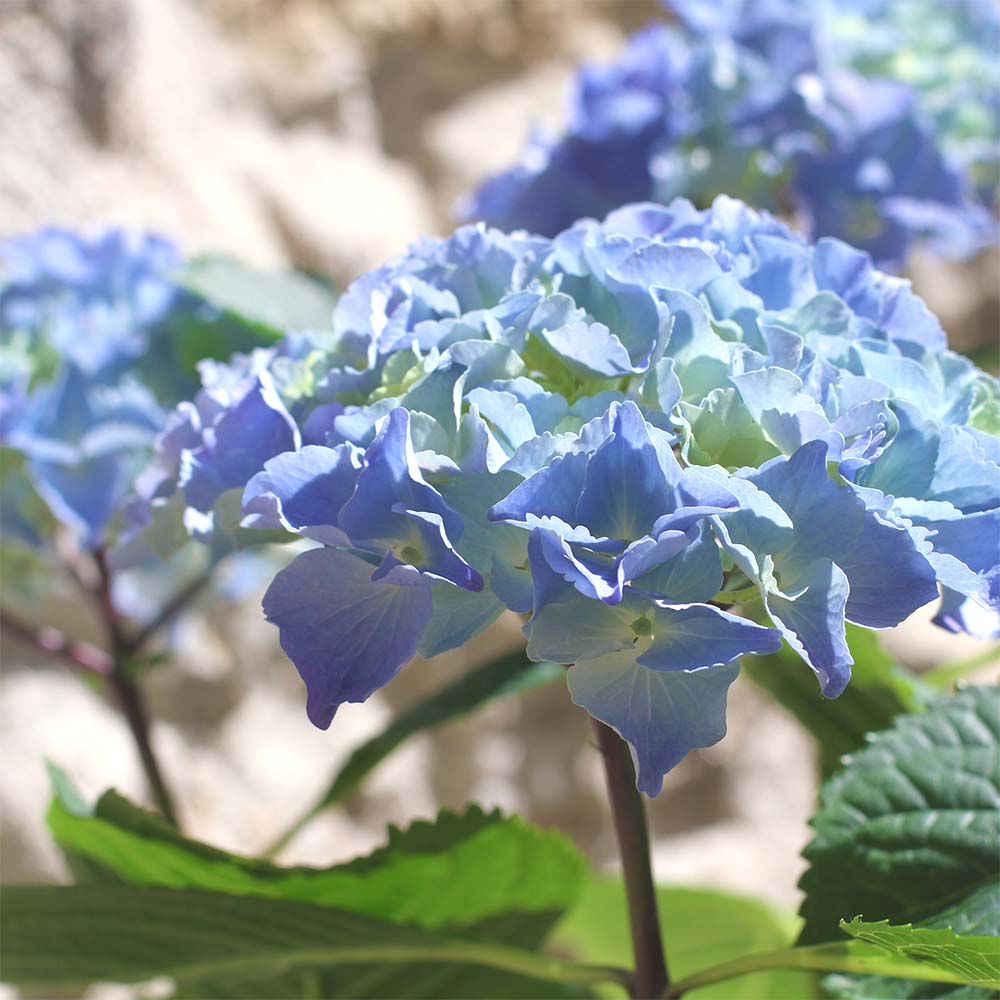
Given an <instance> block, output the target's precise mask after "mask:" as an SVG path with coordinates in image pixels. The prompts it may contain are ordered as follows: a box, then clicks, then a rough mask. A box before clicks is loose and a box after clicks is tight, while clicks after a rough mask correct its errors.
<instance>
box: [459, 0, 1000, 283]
mask: <svg viewBox="0 0 1000 1000" xmlns="http://www.w3.org/2000/svg"><path fill="white" fill-rule="evenodd" d="M666 6H667V7H668V9H669V10H670V11H671V13H672V14H673V15H674V17H675V19H676V22H677V23H675V24H671V25H654V26H651V27H649V28H647V29H645V30H644V31H642V32H640V33H639V34H637V35H635V36H634V37H633V38H632V39H631V40H630V42H629V44H628V45H627V47H626V48H625V50H624V51H623V52H622V53H621V55H620V56H619V57H618V59H617V60H616V61H615V62H613V63H610V64H607V65H588V66H584V67H583V68H582V69H581V70H580V71H579V74H578V76H577V78H576V80H575V83H574V89H573V93H572V95H571V99H570V105H569V113H568V121H567V125H566V129H565V131H564V132H563V133H562V134H561V135H558V136H556V135H550V134H546V133H542V132H536V133H535V134H533V135H532V137H531V138H530V140H529V141H528V143H527V145H526V147H525V149H524V151H523V153H522V156H521V158H520V160H519V162H518V163H517V164H515V165H514V166H512V167H511V168H509V169H508V170H506V171H504V172H503V173H500V174H498V175H496V176H494V177H492V178H490V179H489V180H487V181H486V182H485V183H484V184H483V185H482V186H481V187H480V188H479V189H478V190H477V191H476V192H474V193H473V194H471V195H470V196H468V197H467V198H466V199H464V201H463V202H462V203H461V205H460V206H459V210H460V214H462V215H463V217H465V218H468V219H484V220H486V221H487V222H489V223H490V224H491V225H497V226H500V227H501V228H504V229H515V228H518V227H525V228H529V229H532V230H535V231H540V232H543V233H546V234H548V235H555V234H556V233H558V232H559V231H560V230H562V229H565V228H566V227H567V226H569V225H571V224H572V223H573V221H575V220H576V219H579V218H582V217H585V216H594V217H602V216H604V215H605V214H606V213H607V212H609V211H611V210H612V209H614V208H616V207H618V206H619V205H622V204H625V203H628V202H632V201H643V200H656V201H662V202H669V201H670V200H671V199H672V198H674V197H677V196H683V197H687V198H690V199H692V200H693V201H695V202H696V203H699V204H708V203H709V202H711V200H712V199H713V198H714V197H715V196H716V195H718V194H721V193H728V194H731V195H736V196H739V197H741V198H744V199H745V200H747V201H748V202H752V203H753V204H755V205H758V206H760V207H764V208H769V209H771V210H772V211H779V210H780V211H782V212H784V213H787V214H790V215H792V216H794V217H795V218H797V219H798V220H799V221H800V222H801V224H802V228H803V229H804V230H805V231H806V232H807V233H808V234H809V236H810V238H812V239H818V238H820V237H823V236H836V237H838V238H841V239H844V240H847V241H848V242H849V243H851V244H853V245H855V246H858V247H860V248H862V249H864V250H866V251H868V252H869V253H871V254H872V256H873V257H874V258H875V260H876V261H878V262H879V264H880V266H884V267H896V266H898V265H899V264H900V263H901V262H902V261H904V260H905V258H906V255H907V253H908V251H909V249H910V247H911V246H912V245H913V243H914V242H916V241H923V242H926V243H927V244H928V245H929V246H930V248H931V249H932V250H933V251H934V252H936V253H938V254H941V255H943V256H948V257H962V256H965V255H967V254H969V253H971V252H974V251H975V250H977V249H980V248H982V247H983V246H985V245H988V244H989V243H990V242H991V241H992V240H993V239H994V238H995V228H996V227H995V222H994V219H993V217H992V214H991V211H990V207H991V206H993V205H994V204H995V200H996V192H997V184H998V180H1000V172H998V149H1000V145H998V137H1000V102H998V99H997V94H998V93H1000V78H998V70H997V64H996V59H995V52H996V49H997V45H998V44H1000V16H998V14H997V9H996V7H995V6H994V5H991V4H984V3H981V2H979V0H957V2H955V3H948V4H944V5H942V4H939V3H932V2H931V0H904V2H902V3H899V2H896V0H892V2H876V3H869V2H867V0H866V2H864V3H847V4H840V3H837V4H834V3H829V4H827V3H822V2H813V0H774V2H767V3H759V2H756V0H754V2H750V0H736V2H732V3H716V2H705V0H670V2H668V3H666Z"/></svg>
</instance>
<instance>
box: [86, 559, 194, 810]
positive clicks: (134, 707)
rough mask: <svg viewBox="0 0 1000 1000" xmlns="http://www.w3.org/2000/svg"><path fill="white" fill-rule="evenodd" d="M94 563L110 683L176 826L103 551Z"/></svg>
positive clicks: (152, 786) (162, 806) (161, 805)
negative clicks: (106, 645)
mask: <svg viewBox="0 0 1000 1000" xmlns="http://www.w3.org/2000/svg"><path fill="white" fill-rule="evenodd" d="M94 562H95V564H96V566H97V572H98V582H97V587H96V592H95V597H96V598H97V608H98V612H99V613H100V616H101V620H102V622H103V623H104V627H105V630H106V631H107V634H108V644H109V646H110V654H111V670H110V672H109V674H108V684H109V685H110V687H111V689H112V691H114V693H115V696H116V697H117V699H118V703H119V705H120V706H121V710H122V714H123V715H124V716H125V721H126V723H127V724H128V727H129V731H130V732H131V733H132V740H133V742H134V743H135V747H136V750H137V751H138V754H139V761H140V763H141V764H142V769H143V772H144V773H145V775H146V782H147V784H148V785H149V790H150V792H151V793H152V795H153V801H154V802H155V803H156V807H157V809H159V811H160V813H161V814H162V815H163V818H164V819H166V820H167V821H169V822H170V823H172V824H173V825H174V826H176V825H177V814H176V813H175V812H174V804H173V798H172V796H171V794H170V791H169V789H168V788H167V784H166V781H165V780H164V778H163V772H162V771H161V770H160V764H159V761H158V760H157V759H156V753H155V751H154V750H153V744H152V741H151V740H150V735H149V712H148V711H147V709H146V703H145V700H144V699H143V697H142V691H141V690H140V688H139V685H138V684H137V683H136V682H135V679H134V678H133V677H132V676H131V673H130V670H129V660H130V659H131V657H132V655H133V653H134V647H133V645H132V644H131V643H130V642H129V640H128V638H127V637H126V635H125V633H124V631H123V629H122V625H121V617H120V615H119V614H118V609H117V608H116V607H115V605H114V601H113V600H112V596H111V571H110V568H109V567H108V562H107V558H106V556H105V553H104V552H103V550H101V549H98V550H97V552H95V553H94Z"/></svg>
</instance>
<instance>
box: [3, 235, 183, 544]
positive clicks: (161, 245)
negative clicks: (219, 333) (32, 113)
mask: <svg viewBox="0 0 1000 1000" xmlns="http://www.w3.org/2000/svg"><path fill="white" fill-rule="evenodd" d="M178 263H179V255H178V253H177V250H176V249H175V248H174V247H173V246H172V245H171V244H170V243H168V242H166V241H165V240H162V239H160V238H158V237H154V236H146V235H133V234H129V233H126V232H123V231H121V230H108V231H106V232H103V233H100V234H98V235H95V236H93V237H82V236H80V235H77V234H76V233H73V232H70V231H68V230H64V229H56V228H48V229H42V230H40V231H38V232H36V233H34V234H32V235H29V236H24V237H20V238H17V239H14V240H11V241H9V242H8V243H6V244H4V245H3V246H2V247H0V331H2V333H3V341H2V345H0V440H2V443H3V445H4V447H5V448H7V449H10V450H11V451H12V452H16V453H19V455H20V456H21V462H22V465H21V466H19V467H18V468H17V469H16V470H14V469H13V465H12V466H11V467H9V468H8V471H7V473H6V474H5V475H4V479H3V526H4V529H5V531H9V532H11V533H12V534H14V535H15V536H20V537H22V538H26V539H27V540H29V541H36V542H37V541H38V540H39V539H38V538H36V537H35V536H34V528H33V525H32V520H33V518H32V517H31V516H28V509H29V508H30V507H31V505H32V504H33V503H37V497H38V496H40V497H41V498H42V499H43V500H44V502H45V504H46V505H47V507H48V509H49V511H50V512H51V513H52V514H53V515H54V516H55V517H56V518H57V519H58V520H59V521H60V522H62V523H63V524H64V525H65V526H66V527H67V528H68V529H69V530H70V531H71V532H72V533H73V535H74V536H75V537H76V539H77V540H78V542H79V543H80V544H81V545H83V546H85V547H88V548H96V547H99V546H100V545H102V544H103V543H104V542H105V541H106V540H107V533H108V527H109V523H110V521H111V519H112V518H113V516H114V515H115V513H116V511H117V510H118V509H119V507H120V505H121V502H122V501H123V499H124V498H125V496H126V494H127V493H128V491H129V489H130V488H131V485H132V478H133V476H134V474H135V473H136V472H137V471H138V470H139V469H140V468H141V467H142V465H143V463H144V462H145V461H147V460H148V455H149V450H150V448H151V446H152V442H153V439H154V437H155V435H156V433H157V431H158V430H159V429H160V428H161V427H162V424H163V420H164V418H165V416H166V412H165V411H164V409H163V408H162V404H163V403H168V404H171V405H172V404H173V403H175V402H176V401H177V400H178V399H180V398H183V395H184V394H185V393H187V392H189V391H190V388H189V385H190V383H189V380H188V379H183V378H181V377H180V376H179V374H178V373H177V368H176V366H175V365H171V364H164V363H163V362H164V359H165V355H164V351H165V344H164V341H165V337H163V336H160V335H159V332H160V324H161V322H162V321H163V319H164V317H165V316H166V315H167V314H168V313H169V311H170V310H171V309H173V308H174V307H175V306H176V304H177V300H178V296H179V294H180V293H179V292H178V290H177V289H176V288H175V287H174V285H173V284H172V282H171V281H170V279H169V274H170V272H171V271H172V270H173V269H174V268H175V267H176V266H177V265H178ZM8 458H9V459H10V458H11V456H10V455H8ZM36 491H37V493H36Z"/></svg>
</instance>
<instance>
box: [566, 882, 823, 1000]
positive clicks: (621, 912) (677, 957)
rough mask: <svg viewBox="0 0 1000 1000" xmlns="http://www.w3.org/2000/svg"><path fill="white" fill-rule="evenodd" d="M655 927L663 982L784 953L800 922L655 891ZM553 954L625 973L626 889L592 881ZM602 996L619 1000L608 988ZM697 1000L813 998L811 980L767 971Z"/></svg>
mask: <svg viewBox="0 0 1000 1000" xmlns="http://www.w3.org/2000/svg"><path fill="white" fill-rule="evenodd" d="M656 898H657V902H658V904H659V911H660V922H661V927H662V931H663V942H664V948H665V950H666V954H667V960H668V963H669V966H670V974H671V976H672V977H673V978H674V979H675V980H676V979H679V978H682V977H684V976H687V975H690V974H692V973H694V972H697V971H698V970H700V969H704V968H707V967H709V966H712V965H718V964H721V963H723V962H727V961H730V960H732V959H735V958H739V957H741V956H743V955H746V954H749V953H753V952H767V951H774V950H777V949H780V948H787V947H789V946H790V945H791V944H792V942H793V941H794V939H795V935H796V933H797V931H798V925H799V921H798V920H797V919H796V918H795V917H794V916H792V915H791V914H787V915H786V914H783V913H779V912H778V911H776V910H775V909H773V908H772V907H770V906H769V905H767V904H766V903H763V902H761V901H760V900H756V899H751V898H749V897H746V896H736V895H733V894H731V893H726V892H718V891H716V890H712V889H687V888H665V887H663V886H661V887H659V888H657V890H656ZM552 942H553V947H554V948H556V949H558V950H559V951H560V952H561V953H563V952H565V953H568V954H571V955H573V956H574V957H576V958H578V959H583V958H584V957H585V958H586V959H587V961H593V962H600V963H602V964H610V965H630V964H631V962H632V944H631V938H630V936H629V925H628V909H627V903H626V899H625V888H624V885H623V884H622V882H621V880H620V879H618V878H614V877H611V876H601V875H593V876H591V878H590V879H589V880H588V881H587V883H586V885H585V887H584V891H583V894H582V896H581V898H580V901H579V903H577V905H576V906H575V907H573V909H572V910H571V911H570V912H569V913H568V914H567V915H566V916H565V917H564V918H563V919H562V920H561V921H560V922H559V924H558V925H557V926H556V929H555V930H554V931H553V935H552ZM599 989H600V991H601V993H602V994H605V993H606V994H607V995H608V996H609V997H610V996H615V997H619V996H623V995H624V994H623V992H622V991H621V990H620V989H619V988H617V987H615V986H612V985H608V986H602V987H600V988H599ZM693 995H694V997H696V998H698V1000H732V998H733V997H739V998H740V1000H757V998H759V1000H772V998H774V997H782V998H786V1000H791V998H795V1000H808V998H811V997H814V996H817V995H818V994H817V984H816V977H815V976H814V975H813V974H812V973H810V972H802V971H799V970H794V969H793V970H787V969H767V970H764V971H761V972H754V973H751V974H749V975H747V976H741V977H739V978H736V979H733V980H730V981H727V982H725V983H722V984H719V985H717V986H708V987H704V988H703V989H701V990H699V991H698V992H697V993H695V994H693Z"/></svg>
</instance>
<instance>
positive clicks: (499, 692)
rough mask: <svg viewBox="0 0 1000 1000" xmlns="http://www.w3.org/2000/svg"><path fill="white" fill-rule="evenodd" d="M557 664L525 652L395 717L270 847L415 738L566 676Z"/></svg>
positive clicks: (493, 664)
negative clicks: (502, 699)
mask: <svg viewBox="0 0 1000 1000" xmlns="http://www.w3.org/2000/svg"><path fill="white" fill-rule="evenodd" d="M565 673H566V671H565V668H563V667H561V666H559V665H558V664H555V663H548V662H545V661H543V662H540V663H535V662H532V661H531V660H529V659H528V658H527V657H526V656H525V655H524V653H523V652H519V653H513V654H511V655H510V656H504V657H501V658H500V659H498V660H493V661H491V662H490V663H486V664H484V665H483V666H481V667H476V668H475V669H473V670H470V671H469V672H468V673H467V674H464V675H463V676H462V677H460V678H459V679H458V680H456V681H452V682H451V683H449V684H446V685H445V686H444V687H443V688H441V689H440V690H438V691H435V692H433V693H432V694H431V695H429V696H428V697H426V698H424V699H423V700H421V701H419V702H417V703H416V704H415V705H414V706H413V707H412V708H410V709H409V710H407V711H405V712H403V713H401V714H400V715H398V716H396V718H395V719H393V721H392V722H391V723H390V724H389V725H388V726H387V727H386V728H385V729H384V730H383V731H382V732H381V733H379V734H378V735H377V736H374V737H372V739H370V740H368V741H367V742H366V743H363V744H362V745H361V746H360V747H358V749H357V750H355V751H354V752H353V753H352V754H351V756H350V757H349V758H348V759H347V761H346V763H345V764H344V765H343V766H342V767H341V768H340V770H339V771H337V773H336V774H335V775H334V777H333V780H332V781H331V782H330V784H329V786H328V787H327V789H326V791H325V792H324V793H323V794H322V795H321V796H320V797H319V799H318V800H317V801H316V803H315V804H314V805H313V806H312V807H311V808H310V809H309V810H308V811H307V812H306V813H304V814H303V816H302V817H301V818H300V819H299V820H297V821H296V822H295V823H294V824H293V825H292V826H291V827H290V828H289V829H288V830H287V831H286V832H285V833H284V834H283V835H282V836H281V837H280V838H279V840H278V841H277V842H276V843H275V844H274V845H273V846H272V847H271V849H270V850H269V851H268V854H269V855H270V854H276V853H277V852H278V851H279V850H280V849H281V848H282V847H284V845H285V844H287V843H288V842H289V841H290V840H291V839H292V837H293V836H295V834H297V833H298V832H299V830H301V829H302V828H303V827H304V826H305V825H306V824H307V823H308V822H309V821H310V820H312V819H313V818H315V817H316V816H318V815H319V814H320V813H321V812H323V810H324V809H327V808H328V807H330V806H332V805H334V804H336V803H337V802H343V801H345V800H346V799H348V798H349V797H350V796H351V795H352V794H353V793H354V792H355V791H356V790H357V788H358V787H359V785H360V784H361V782H362V781H363V780H364V778H365V777H366V776H367V775H368V774H369V773H371V771H373V770H374V769H375V768H376V767H377V766H378V765H379V764H380V763H382V761H383V760H385V759H386V757H388V756H389V755H390V754H391V753H392V752H393V751H394V750H395V749H396V748H397V747H398V746H399V745H400V744H402V743H403V742H404V741H405V740H407V739H408V738H409V737H410V736H413V735H414V734H416V733H419V732H422V731H423V730H425V729H433V728H434V727H435V726H440V725H442V724H443V723H445V722H449V721H451V720H452V719H457V718H460V717H461V716H463V715H466V714H467V713H468V712H471V711H473V710H474V709H476V708H479V707H480V706H482V705H485V704H487V703H488V702H490V701H492V700H494V699H495V698H502V697H506V696H507V695H514V694H525V693H527V692H528V691H534V690H535V689H536V688H540V687H544V686H545V685H547V684H551V683H553V682H554V681H556V680H559V679H561V678H563V677H564V676H565Z"/></svg>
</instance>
